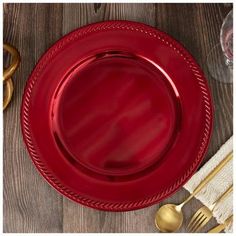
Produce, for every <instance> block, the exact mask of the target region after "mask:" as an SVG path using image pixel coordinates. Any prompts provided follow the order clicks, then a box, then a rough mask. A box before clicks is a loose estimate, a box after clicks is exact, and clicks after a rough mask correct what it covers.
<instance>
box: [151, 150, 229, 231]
mask: <svg viewBox="0 0 236 236" xmlns="http://www.w3.org/2000/svg"><path fill="white" fill-rule="evenodd" d="M232 157H233V152H231V153H229V154H228V155H227V156H226V157H225V158H224V159H223V160H222V161H221V162H220V163H219V164H218V166H216V168H215V169H214V170H212V171H211V172H210V173H209V174H208V175H207V176H206V178H205V179H204V180H203V181H202V182H201V183H200V184H199V185H198V186H197V187H196V188H195V189H194V191H193V193H192V194H191V195H190V196H189V197H188V198H187V199H186V200H185V201H184V202H182V203H181V204H179V205H174V204H166V205H163V206H162V207H161V208H160V209H159V210H158V211H157V213H156V217H155V224H156V227H157V228H158V229H159V230H160V231H161V232H175V231H177V230H178V229H179V228H180V226H181V225H182V223H183V213H182V207H183V206H184V205H185V204H186V203H187V202H189V201H190V200H191V199H192V198H193V197H194V196H195V195H196V194H197V193H199V192H200V191H201V190H202V188H203V187H205V186H206V184H207V183H208V182H209V181H210V180H211V179H212V178H213V177H214V176H215V175H216V174H217V173H218V172H219V171H220V170H221V169H222V168H223V167H224V166H225V165H226V164H227V163H228V162H229V161H230V160H232Z"/></svg>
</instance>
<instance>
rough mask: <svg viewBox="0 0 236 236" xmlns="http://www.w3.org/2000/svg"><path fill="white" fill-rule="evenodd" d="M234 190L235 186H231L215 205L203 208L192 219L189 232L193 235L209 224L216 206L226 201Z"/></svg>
mask: <svg viewBox="0 0 236 236" xmlns="http://www.w3.org/2000/svg"><path fill="white" fill-rule="evenodd" d="M232 190H233V185H231V186H230V187H229V188H228V189H227V190H226V191H225V192H224V193H223V195H221V196H220V197H219V198H218V199H217V200H216V201H215V202H214V203H213V204H211V205H210V206H209V207H206V206H203V207H201V208H200V209H199V210H198V211H197V212H196V213H195V214H194V215H193V217H192V219H191V221H190V222H189V224H188V227H187V228H188V230H189V231H190V232H192V233H194V232H198V231H199V230H200V229H201V228H202V227H203V226H205V225H206V224H207V222H208V221H209V220H210V219H211V218H212V216H213V214H212V212H213V210H214V208H215V206H216V205H217V204H218V203H219V202H220V201H222V200H223V199H225V198H226V197H227V196H228V194H229V193H231V192H232Z"/></svg>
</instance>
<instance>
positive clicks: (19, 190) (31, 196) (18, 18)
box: [3, 4, 62, 233]
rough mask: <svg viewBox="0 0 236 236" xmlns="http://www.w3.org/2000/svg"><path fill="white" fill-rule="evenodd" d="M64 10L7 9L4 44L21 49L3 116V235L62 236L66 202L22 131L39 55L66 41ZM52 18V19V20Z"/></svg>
mask: <svg viewBox="0 0 236 236" xmlns="http://www.w3.org/2000/svg"><path fill="white" fill-rule="evenodd" d="M61 7H62V6H60V5H54V6H52V5H35V4H4V42H8V43H11V44H12V45H14V46H16V48H18V49H19V51H20V54H21V57H22V62H21V65H20V68H19V69H18V70H17V72H16V74H15V75H14V85H15V92H14V96H13V100H12V102H11V104H10V106H9V107H8V108H7V110H6V111H5V112H4V152H3V155H4V232H8V233H10V232H21V233H23V232H27V233H29V232H32V233H33V232H62V197H61V196H60V195H59V194H58V193H56V192H55V191H54V190H53V189H52V188H51V187H50V186H49V185H48V184H47V183H46V181H44V180H43V178H42V177H41V176H40V175H39V174H38V172H37V171H36V169H35V167H34V166H33V164H32V162H31V160H30V158H29V156H28V154H27V151H26V148H25V145H24V143H23V140H22V136H21V130H20V104H21V98H22V94H23V88H24V85H25V82H26V80H27V77H28V76H29V74H30V72H31V70H32V69H33V67H34V65H35V63H36V62H37V60H38V59H39V57H40V55H41V54H42V53H43V52H44V51H45V50H46V49H47V48H48V46H50V44H52V43H53V42H54V41H55V40H57V39H58V38H60V37H61V23H60V21H58V20H59V19H61V18H62V8H61ZM52 15H53V17H51V16H52Z"/></svg>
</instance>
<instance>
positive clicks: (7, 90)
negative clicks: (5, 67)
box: [3, 78, 13, 110]
mask: <svg viewBox="0 0 236 236" xmlns="http://www.w3.org/2000/svg"><path fill="white" fill-rule="evenodd" d="M12 94H13V82H12V79H11V78H10V79H8V80H7V81H5V82H4V98H3V110H5V108H6V107H7V106H8V104H9V103H10V101H11V98H12Z"/></svg>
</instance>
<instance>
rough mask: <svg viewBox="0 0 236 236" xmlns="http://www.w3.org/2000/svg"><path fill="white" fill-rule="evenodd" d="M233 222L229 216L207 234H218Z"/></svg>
mask: <svg viewBox="0 0 236 236" xmlns="http://www.w3.org/2000/svg"><path fill="white" fill-rule="evenodd" d="M232 221H233V215H231V216H230V217H229V218H228V219H227V220H225V222H224V223H223V224H219V225H217V226H216V227H214V228H213V229H211V230H210V231H208V232H207V233H220V232H221V231H222V230H224V229H225V228H226V227H227V226H228V225H229V224H230V223H231V222H232Z"/></svg>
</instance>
